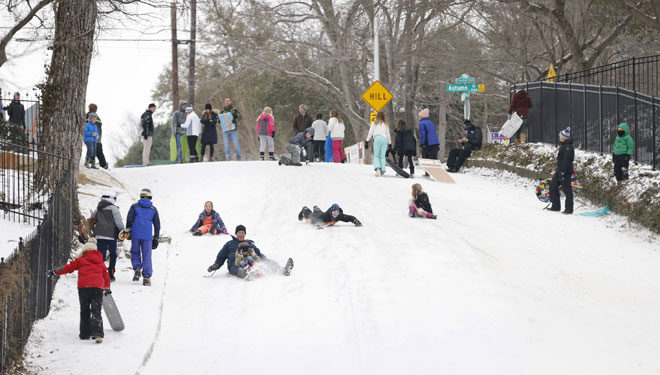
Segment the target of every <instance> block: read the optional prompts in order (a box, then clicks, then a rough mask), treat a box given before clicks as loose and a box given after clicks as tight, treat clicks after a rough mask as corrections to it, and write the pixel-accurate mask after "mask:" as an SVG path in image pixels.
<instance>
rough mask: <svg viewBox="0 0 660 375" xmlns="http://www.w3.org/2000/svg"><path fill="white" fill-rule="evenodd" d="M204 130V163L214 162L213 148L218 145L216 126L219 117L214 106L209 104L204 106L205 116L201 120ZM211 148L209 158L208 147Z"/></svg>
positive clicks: (202, 141)
mask: <svg viewBox="0 0 660 375" xmlns="http://www.w3.org/2000/svg"><path fill="white" fill-rule="evenodd" d="M200 121H201V123H202V125H203V128H202V140H201V143H202V161H209V160H213V154H214V149H213V146H214V145H215V144H216V143H218V130H217V129H216V125H217V123H218V115H216V114H215V113H214V112H213V106H211V104H210V103H207V104H206V105H205V106H204V114H203V115H202V119H201V120H200ZM207 146H208V147H209V157H208V158H207V157H206V147H207Z"/></svg>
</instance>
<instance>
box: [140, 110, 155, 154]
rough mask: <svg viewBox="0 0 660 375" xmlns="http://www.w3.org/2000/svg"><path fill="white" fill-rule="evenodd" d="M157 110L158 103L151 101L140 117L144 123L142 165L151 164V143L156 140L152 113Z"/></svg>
mask: <svg viewBox="0 0 660 375" xmlns="http://www.w3.org/2000/svg"><path fill="white" fill-rule="evenodd" d="M155 111H156V105H155V104H154V103H151V104H149V107H148V108H147V110H146V111H144V113H143V114H142V116H141V117H140V121H141V123H142V165H151V163H150V162H149V155H150V154H151V144H152V143H153V140H154V119H153V117H152V115H153V113H154V112H155Z"/></svg>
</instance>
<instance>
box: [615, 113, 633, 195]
mask: <svg viewBox="0 0 660 375" xmlns="http://www.w3.org/2000/svg"><path fill="white" fill-rule="evenodd" d="M616 133H617V137H616V139H614V148H613V149H612V162H613V164H614V177H616V181H617V182H619V181H623V180H627V179H628V167H629V166H630V157H631V156H632V153H633V151H634V150H635V142H634V141H633V139H632V137H631V136H630V133H629V131H628V124H627V123H625V122H624V123H621V124H619V126H617V128H616Z"/></svg>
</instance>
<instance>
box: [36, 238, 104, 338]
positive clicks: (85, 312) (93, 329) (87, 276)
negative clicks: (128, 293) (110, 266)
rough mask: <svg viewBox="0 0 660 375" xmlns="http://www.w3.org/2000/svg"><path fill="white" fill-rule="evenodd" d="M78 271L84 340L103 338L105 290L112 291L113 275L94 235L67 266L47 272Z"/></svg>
mask: <svg viewBox="0 0 660 375" xmlns="http://www.w3.org/2000/svg"><path fill="white" fill-rule="evenodd" d="M76 270H77V271H78V299H79V301H80V332H79V334H78V337H80V339H81V340H89V339H90V338H91V339H92V340H95V341H96V342H97V343H98V344H100V343H101V342H103V317H102V316H101V306H102V305H103V291H104V290H105V292H106V293H110V275H109V274H108V270H107V269H106V268H105V263H103V254H101V252H100V251H97V246H96V239H95V238H90V239H89V241H87V243H86V244H85V246H83V249H82V251H81V252H80V253H79V254H78V255H77V256H76V259H74V260H72V261H71V262H69V264H67V265H66V266H62V267H57V268H55V269H53V270H48V272H47V275H48V276H49V277H50V276H55V275H64V274H66V273H73V272H74V271H76Z"/></svg>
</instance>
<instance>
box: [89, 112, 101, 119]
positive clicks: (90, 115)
mask: <svg viewBox="0 0 660 375" xmlns="http://www.w3.org/2000/svg"><path fill="white" fill-rule="evenodd" d="M87 117H89V119H90V120H91V119H95V120H98V118H99V116H98V115H97V114H96V113H94V112H92V113H90V114H89V116H87Z"/></svg>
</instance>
